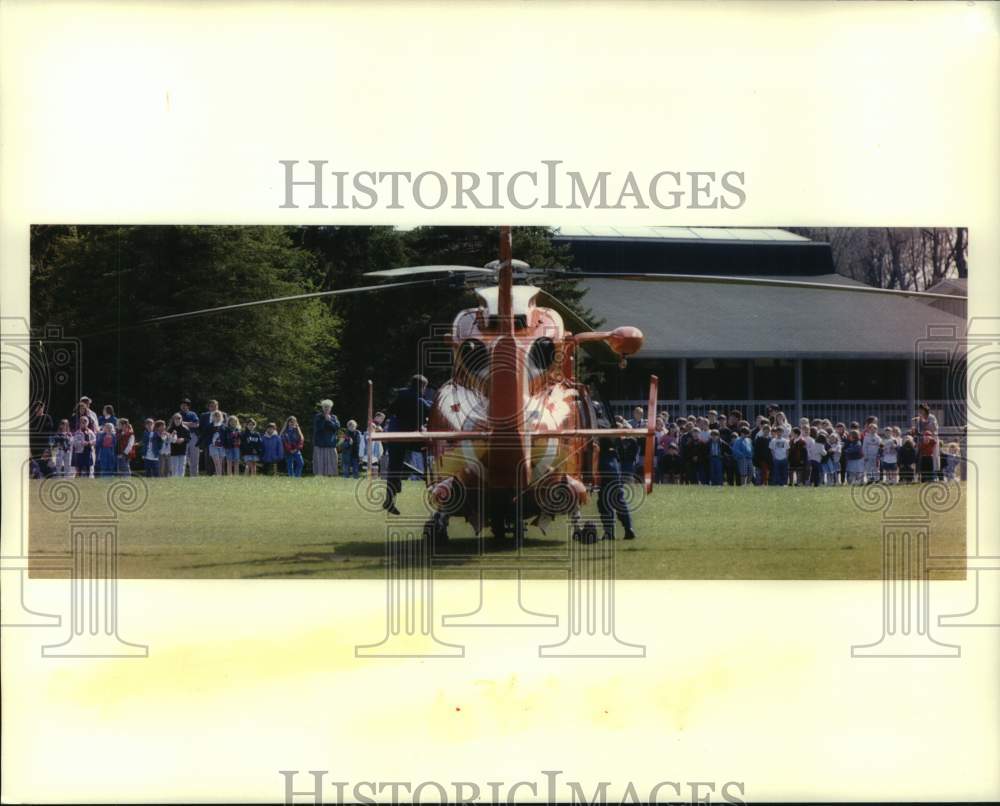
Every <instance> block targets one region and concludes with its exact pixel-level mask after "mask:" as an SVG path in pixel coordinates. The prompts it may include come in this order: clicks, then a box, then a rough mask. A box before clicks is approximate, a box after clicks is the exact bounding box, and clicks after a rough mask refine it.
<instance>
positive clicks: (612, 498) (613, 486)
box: [594, 402, 635, 540]
mask: <svg viewBox="0 0 1000 806" xmlns="http://www.w3.org/2000/svg"><path fill="white" fill-rule="evenodd" d="M594 414H595V415H596V420H597V427H598V428H611V423H610V422H609V421H608V418H607V417H606V416H605V414H604V411H603V409H602V407H601V404H600V403H596V402H595V403H594ZM623 442H624V440H622V439H621V437H606V438H601V439H600V440H599V441H598V450H599V453H598V457H597V470H598V473H599V474H600V479H601V486H600V492H599V493H598V497H597V509H598V511H599V512H600V513H601V525H602V526H603V528H604V533H603V534H602V535H601V539H602V540H614V539H615V515H617V516H618V520H620V521H621V523H622V526H624V527H625V539H626V540H635V532H634V531H633V529H632V513H631V512H629V508H628V501H626V500H625V488H624V485H623V483H622V465H621V462H622V458H623V457H624V456H625V449H624V446H623Z"/></svg>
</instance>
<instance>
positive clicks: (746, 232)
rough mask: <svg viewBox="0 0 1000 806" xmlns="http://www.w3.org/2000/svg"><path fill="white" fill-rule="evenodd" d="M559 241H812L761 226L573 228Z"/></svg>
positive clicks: (558, 233) (558, 235)
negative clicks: (591, 239) (585, 239)
mask: <svg viewBox="0 0 1000 806" xmlns="http://www.w3.org/2000/svg"><path fill="white" fill-rule="evenodd" d="M554 237H555V238H557V239H558V238H562V239H572V240H580V239H584V238H587V239H590V238H593V239H599V240H637V239H639V240H646V239H655V240H660V241H701V242H703V243H704V242H705V241H751V242H757V243H760V242H764V243H776V242H782V243H803V242H809V239H808V238H806V237H805V236H804V235H796V234H794V233H792V232H789V231H788V230H784V229H774V228H759V227H600V226H588V227H582V226H570V227H558V228H556V232H555V236H554Z"/></svg>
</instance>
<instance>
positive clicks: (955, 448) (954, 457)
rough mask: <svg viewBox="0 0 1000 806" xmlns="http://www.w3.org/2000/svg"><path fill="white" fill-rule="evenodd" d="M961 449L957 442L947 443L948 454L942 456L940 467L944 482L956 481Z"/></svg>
mask: <svg viewBox="0 0 1000 806" xmlns="http://www.w3.org/2000/svg"><path fill="white" fill-rule="evenodd" d="M961 459H962V456H961V448H959V445H958V443H957V442H949V443H948V453H946V454H945V455H944V460H943V461H942V463H941V464H942V465H943V466H944V468H943V469H944V478H945V481H958V463H959V462H960V461H961Z"/></svg>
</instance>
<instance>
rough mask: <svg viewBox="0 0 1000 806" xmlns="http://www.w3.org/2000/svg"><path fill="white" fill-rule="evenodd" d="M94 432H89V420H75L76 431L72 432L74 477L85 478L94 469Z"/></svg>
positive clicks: (81, 418)
mask: <svg viewBox="0 0 1000 806" xmlns="http://www.w3.org/2000/svg"><path fill="white" fill-rule="evenodd" d="M95 441H96V439H95V435H94V432H93V431H91V430H90V419H89V418H87V417H80V418H78V419H77V423H76V430H75V431H74V432H73V468H74V470H75V473H74V475H75V476H78V477H81V478H86V477H88V476H90V475H91V471H92V470H93V468H94V442H95Z"/></svg>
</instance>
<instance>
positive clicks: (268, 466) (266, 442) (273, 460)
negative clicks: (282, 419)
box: [260, 423, 285, 476]
mask: <svg viewBox="0 0 1000 806" xmlns="http://www.w3.org/2000/svg"><path fill="white" fill-rule="evenodd" d="M260 451H261V453H260V462H261V464H262V465H263V467H264V473H266V474H267V475H268V476H273V475H274V474H275V473H276V472H277V467H278V462H280V461H281V460H282V459H283V458H284V455H285V449H284V447H283V446H282V444H281V437H280V436H278V426H276V425H275V424H274V423H268V424H267V428H266V429H264V435H263V436H262V437H261V438H260Z"/></svg>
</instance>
